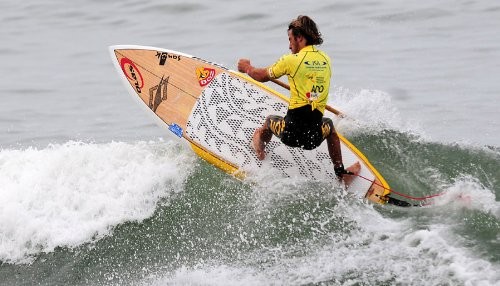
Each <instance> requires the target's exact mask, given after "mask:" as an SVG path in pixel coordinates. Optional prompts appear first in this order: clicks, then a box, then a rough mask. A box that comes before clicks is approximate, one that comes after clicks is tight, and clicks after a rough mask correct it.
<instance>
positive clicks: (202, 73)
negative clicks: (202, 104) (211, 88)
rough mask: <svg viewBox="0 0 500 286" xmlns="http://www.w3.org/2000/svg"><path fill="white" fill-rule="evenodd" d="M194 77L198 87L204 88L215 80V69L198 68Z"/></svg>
mask: <svg viewBox="0 0 500 286" xmlns="http://www.w3.org/2000/svg"><path fill="white" fill-rule="evenodd" d="M196 76H197V77H198V82H199V83H200V86H206V85H207V84H209V83H210V82H211V81H212V80H213V79H214V78H215V69H211V68H204V67H198V68H196Z"/></svg>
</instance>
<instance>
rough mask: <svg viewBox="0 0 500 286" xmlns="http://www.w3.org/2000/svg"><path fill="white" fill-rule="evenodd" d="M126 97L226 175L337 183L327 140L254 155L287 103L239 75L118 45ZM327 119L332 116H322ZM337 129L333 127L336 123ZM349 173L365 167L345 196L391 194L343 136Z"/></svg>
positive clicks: (273, 146) (273, 145)
mask: <svg viewBox="0 0 500 286" xmlns="http://www.w3.org/2000/svg"><path fill="white" fill-rule="evenodd" d="M109 51H110V54H111V58H112V60H113V63H114V65H115V67H116V69H117V71H118V73H119V74H120V76H121V78H122V79H123V81H124V83H125V85H126V86H127V89H128V91H129V93H130V94H131V95H132V96H133V97H134V98H135V99H137V100H138V101H139V103H140V105H142V106H143V107H145V108H146V109H147V110H148V112H149V113H150V114H151V115H154V118H155V119H156V120H157V122H158V123H159V124H160V126H162V127H164V128H165V129H166V130H168V132H167V133H168V134H169V135H171V136H172V138H175V140H179V141H181V142H182V143H183V144H186V145H187V146H189V147H190V148H191V149H192V150H193V151H194V152H195V153H196V154H197V155H198V156H200V157H201V158H203V159H204V160H206V161H208V162H209V163H211V164H213V165H214V166H216V167H218V168H220V169H221V170H223V171H225V172H227V173H229V174H231V175H233V176H235V177H237V178H239V179H244V178H246V177H248V176H251V175H252V174H256V172H259V170H264V168H272V169H273V170H277V172H278V173H279V174H280V175H282V176H283V177H300V178H307V179H312V180H327V181H331V182H338V181H337V180H336V177H335V173H334V171H333V164H332V162H331V159H330V156H329V155H328V148H327V145H326V140H325V142H323V144H321V145H320V146H319V147H318V148H316V149H314V150H303V149H300V148H291V147H288V146H286V145H284V144H283V143H281V142H280V141H279V139H277V138H276V137H274V136H273V139H272V140H271V142H269V144H268V145H267V146H266V153H267V156H266V159H265V160H264V161H260V160H258V159H257V157H256V155H255V152H254V150H253V149H252V148H251V144H250V143H251V140H252V136H253V132H254V130H255V129H256V128H258V127H260V126H262V123H263V122H264V120H265V118H266V117H267V116H268V115H271V114H276V115H282V116H284V115H285V114H286V111H287V108H288V97H287V96H285V95H283V94H281V93H279V92H277V91H275V90H273V89H271V88H269V87H268V86H266V85H264V84H262V83H260V82H257V81H255V80H253V79H252V78H250V77H248V76H246V75H244V74H241V73H239V72H236V71H233V70H231V69H228V68H226V67H224V66H222V65H220V64H217V63H215V62H210V61H207V60H204V59H201V58H198V57H195V56H192V55H188V54H185V53H182V52H177V51H173V50H168V49H162V48H156V47H147V46H137V45H117V46H111V47H110V48H109ZM325 116H329V117H331V118H333V117H334V116H335V115H334V114H332V113H329V112H325ZM334 122H335V121H334ZM339 137H340V139H341V149H342V159H343V161H344V165H345V166H349V165H351V164H353V163H355V162H356V161H359V162H360V163H361V172H360V175H361V176H363V177H364V179H363V178H361V177H356V178H355V179H354V180H353V181H352V182H351V184H350V185H349V187H348V191H349V192H352V193H354V194H355V195H356V196H358V197H360V198H363V199H366V200H369V201H371V202H375V203H379V204H385V203H387V202H388V200H389V196H388V195H389V194H390V188H389V185H388V184H387V182H386V181H385V180H384V178H383V177H382V175H381V174H380V173H379V172H378V171H377V170H376V169H375V168H374V167H373V165H372V164H371V163H370V162H369V161H368V159H367V158H366V156H364V155H363V154H362V153H361V152H360V151H359V150H358V149H357V148H356V147H355V146H354V145H353V144H351V143H350V142H349V141H348V140H347V139H346V138H345V137H344V136H342V135H339Z"/></svg>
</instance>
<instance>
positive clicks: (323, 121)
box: [266, 105, 333, 150]
mask: <svg viewBox="0 0 500 286" xmlns="http://www.w3.org/2000/svg"><path fill="white" fill-rule="evenodd" d="M267 119H268V120H266V122H267V124H268V127H269V129H271V132H272V133H273V134H274V135H275V136H276V137H278V138H280V139H281V142H283V144H285V145H287V146H290V147H299V148H302V149H305V150H312V149H315V148H317V147H318V146H319V145H321V143H322V142H323V140H325V139H326V138H327V137H328V136H329V135H330V134H331V132H332V130H333V122H332V120H331V119H330V118H326V117H323V114H322V113H321V112H320V111H319V110H314V111H312V110H311V106H310V105H306V106H303V107H299V108H296V109H289V110H288V112H287V114H286V116H285V117H284V118H283V117H281V116H278V115H270V116H268V118H267Z"/></svg>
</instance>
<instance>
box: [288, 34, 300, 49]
mask: <svg viewBox="0 0 500 286" xmlns="http://www.w3.org/2000/svg"><path fill="white" fill-rule="evenodd" d="M299 38H300V36H299V37H295V36H294V35H293V34H292V30H288V41H289V42H290V46H289V47H288V48H289V49H290V51H292V54H296V53H298V52H299V51H300V48H299Z"/></svg>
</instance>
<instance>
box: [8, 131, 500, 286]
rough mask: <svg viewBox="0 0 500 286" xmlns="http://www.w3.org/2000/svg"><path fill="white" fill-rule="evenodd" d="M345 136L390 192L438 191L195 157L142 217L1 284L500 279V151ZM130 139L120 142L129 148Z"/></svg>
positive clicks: (61, 250)
mask: <svg viewBox="0 0 500 286" xmlns="http://www.w3.org/2000/svg"><path fill="white" fill-rule="evenodd" d="M351 140H352V142H353V143H354V144H356V145H358V146H364V148H363V151H364V153H365V155H366V156H367V157H368V158H370V160H371V161H372V163H373V164H374V165H375V166H377V167H378V168H379V170H380V171H381V172H382V173H383V174H384V175H386V179H387V180H388V182H389V184H390V185H391V187H392V188H393V189H394V190H398V191H401V192H404V193H406V194H411V195H413V196H426V195H430V194H435V193H441V192H444V193H445V194H444V195H443V197H438V198H437V199H435V200H433V201H432V204H431V205H428V206H425V207H415V208H400V207H394V206H388V205H386V206H379V205H372V204H370V203H364V202H362V201H360V200H358V199H356V198H354V197H353V196H350V195H349V193H346V192H345V191H343V190H342V189H339V188H338V187H337V188H335V187H333V186H332V185H331V184H329V183H327V182H308V181H297V180H295V181H292V180H290V179H287V178H270V182H266V183H262V184H257V183H255V182H241V181H239V180H237V179H234V178H232V177H230V176H228V175H226V174H225V173H223V172H221V171H220V170H218V169H216V168H215V167H213V166H211V165H209V164H207V163H206V162H204V161H202V160H200V159H196V158H191V159H193V165H192V166H193V167H192V168H191V170H190V171H189V173H188V174H186V176H185V178H184V179H183V180H182V181H181V182H177V183H175V184H173V185H170V184H169V183H168V180H167V182H160V184H158V186H161V187H160V188H163V190H164V195H162V198H161V199H160V200H158V202H157V203H156V205H155V207H154V212H153V213H152V215H151V216H150V217H146V218H144V219H132V220H130V221H126V222H123V223H120V224H117V225H109V226H108V227H107V228H106V230H105V231H104V233H101V234H94V235H91V236H89V237H87V239H86V240H87V241H85V242H82V243H78V244H75V245H69V246H66V247H64V246H57V247H55V248H54V249H53V250H52V251H48V252H45V251H42V250H41V249H40V250H41V251H40V252H38V253H36V254H34V255H31V261H30V262H28V263H8V262H3V263H2V264H1V266H0V276H1V277H3V279H2V281H1V282H0V284H2V285H150V284H153V285H171V284H172V285H177V284H180V285H207V284H208V285H220V284H223V285H229V284H239V285H255V284H257V285H290V284H295V285H308V284H321V285H343V284H358V285H392V284H403V285H406V284H410V285H415V284H420V283H427V282H429V281H430V282H431V283H432V284H438V285H447V284H448V285H461V284H464V285H465V284H467V283H473V284H474V283H485V284H486V285H488V284H490V285H493V284H495V283H496V282H497V281H498V280H497V279H498V273H499V272H498V269H499V267H500V255H499V253H498V251H497V249H498V248H499V241H498V234H499V230H500V218H499V204H498V200H497V199H496V198H497V197H498V195H499V193H500V188H499V187H498V181H499V180H500V176H499V173H498V168H497V166H498V164H499V163H500V157H499V153H498V152H499V150H497V149H494V148H492V149H488V148H486V149H484V148H483V149H480V148H479V149H476V148H469V147H463V146H458V145H443V144H439V143H429V142H425V141H421V140H420V139H418V138H414V137H412V136H410V135H406V134H403V133H399V132H395V131H383V132H380V133H379V134H360V135H357V136H355V137H353V138H351ZM150 144H152V145H151V146H150V148H151V149H152V152H153V154H154V153H157V154H156V155H155V156H165V155H167V156H168V154H165V152H164V151H162V150H163V149H164V148H166V147H164V146H162V145H164V144H165V143H162V142H159V143H150ZM105 145H106V144H104V146H105ZM83 147H85V145H83V146H76V147H74V148H83ZM86 147H88V146H86ZM135 147H136V146H134V144H132V145H130V146H128V147H127V148H130V151H131V152H134V150H135ZM141 147H144V146H142V145H141ZM60 148H62V146H60V147H56V148H55V150H56V152H58V151H57V150H59V149H60ZM92 148H97V149H99V148H103V146H102V145H92ZM89 150H93V149H89ZM4 152H5V151H4ZM90 152H95V151H90ZM183 152H189V150H184V151H183ZM0 155H2V153H0ZM188 156H189V155H188ZM0 158H4V157H2V156H0ZM175 158H176V157H175V156H172V155H170V158H168V159H170V160H173V159H174V160H175ZM410 158H411V160H410ZM4 161H5V160H4ZM388 162H391V164H388ZM2 166H5V163H4V164H3V165H2ZM174 177H175V176H174ZM158 186H157V187H155V188H158ZM175 188H179V189H175ZM146 193H147V192H146ZM145 196H146V195H145ZM459 196H461V197H467V198H468V199H467V200H464V199H461V198H459ZM49 226H51V225H50V223H49ZM52 227H54V226H52ZM75 229H78V226H76V227H75ZM58 231H59V232H60V233H61V234H62V235H66V236H71V233H65V231H66V230H62V231H61V230H58ZM35 233H36V230H35ZM4 239H5V236H4ZM35 242H36V241H35V240H32V241H27V243H28V244H29V243H35ZM38 243H39V244H40V245H38V246H34V247H35V249H36V248H37V247H38V248H43V247H44V245H43V241H41V242H38ZM24 247H28V246H26V245H25V246H24ZM339 265H342V266H341V267H339ZM463 269H464V270H465V271H463ZM444 274H445V275H444Z"/></svg>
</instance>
